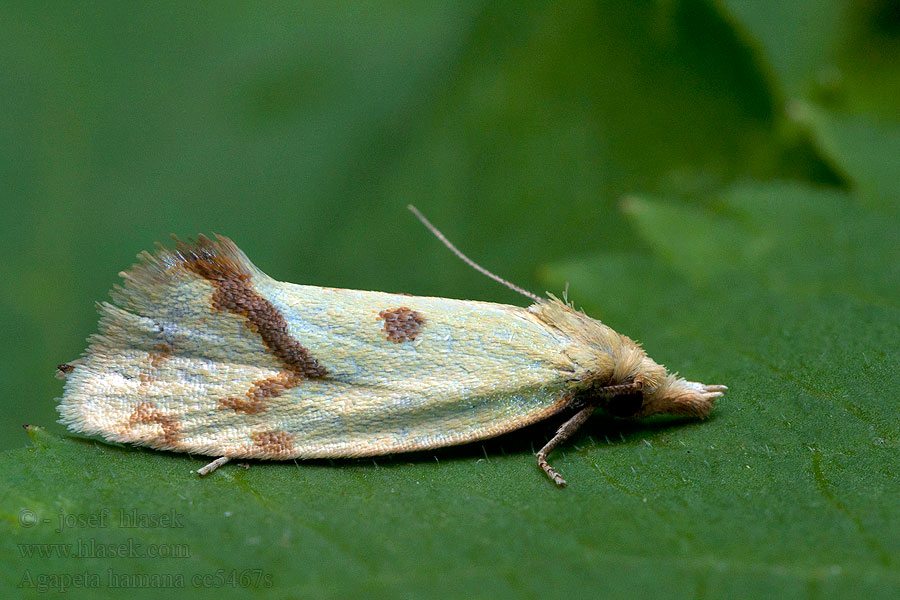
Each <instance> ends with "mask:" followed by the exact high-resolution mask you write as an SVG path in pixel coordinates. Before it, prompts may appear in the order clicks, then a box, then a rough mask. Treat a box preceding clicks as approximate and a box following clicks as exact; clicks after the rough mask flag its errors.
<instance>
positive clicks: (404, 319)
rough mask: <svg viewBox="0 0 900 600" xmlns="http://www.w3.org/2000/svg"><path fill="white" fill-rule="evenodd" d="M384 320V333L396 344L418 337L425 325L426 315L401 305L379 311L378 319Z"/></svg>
mask: <svg viewBox="0 0 900 600" xmlns="http://www.w3.org/2000/svg"><path fill="white" fill-rule="evenodd" d="M382 319H383V320H384V333H385V335H387V339H389V340H391V341H392V342H394V343H395V344H399V343H400V342H409V341H412V340H414V339H416V336H417V335H419V333H420V332H421V331H422V327H423V326H424V325H425V317H423V316H422V314H421V313H419V312H416V311H414V310H412V309H411V308H406V307H405V306H401V307H400V308H391V309H389V310H383V311H381V312H380V313H378V320H382Z"/></svg>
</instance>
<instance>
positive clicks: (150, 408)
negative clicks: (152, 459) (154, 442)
mask: <svg viewBox="0 0 900 600" xmlns="http://www.w3.org/2000/svg"><path fill="white" fill-rule="evenodd" d="M128 422H129V423H130V424H131V425H135V424H142V425H147V424H151V423H156V424H158V425H159V426H160V427H161V428H162V441H163V442H164V443H165V444H167V445H169V446H174V445H175V442H177V441H178V421H176V420H175V419H173V418H172V417H170V416H168V415H165V414H163V413H162V412H160V410H159V409H158V408H156V407H155V406H154V405H153V403H152V402H141V403H140V404H138V405H137V406H135V407H134V411H132V413H131V417H130V418H129V420H128Z"/></svg>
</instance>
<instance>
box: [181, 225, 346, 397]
mask: <svg viewBox="0 0 900 600" xmlns="http://www.w3.org/2000/svg"><path fill="white" fill-rule="evenodd" d="M177 256H178V259H179V261H180V262H181V263H182V264H183V265H184V266H185V267H186V268H188V269H189V270H190V271H192V272H193V273H195V274H197V275H199V276H200V277H203V278H204V279H206V280H207V281H209V282H210V283H212V284H213V286H215V288H216V289H215V292H214V293H213V296H212V301H211V303H212V307H213V309H214V310H227V311H228V312H230V313H233V314H236V315H241V316H243V317H244V318H245V319H247V321H248V323H249V324H250V325H251V326H252V327H253V328H254V329H255V331H256V332H257V333H259V336H260V337H261V338H262V341H263V343H264V344H265V346H266V347H267V348H268V349H269V350H270V351H271V352H272V354H274V355H275V356H276V357H278V359H279V360H281V362H282V363H283V364H284V366H285V368H286V369H288V370H289V371H291V372H292V373H294V374H295V375H296V376H298V377H300V378H302V379H319V378H324V377H326V376H327V375H328V372H327V370H326V369H325V367H324V366H322V365H321V364H319V361H317V360H316V359H315V358H313V357H312V356H311V355H310V353H309V350H307V349H306V348H304V347H303V346H302V345H301V344H300V342H298V341H297V340H295V339H294V338H293V337H291V335H290V334H289V333H288V324H287V321H286V320H285V318H284V316H283V315H282V314H281V313H280V312H279V311H278V309H277V308H275V306H274V305H273V304H272V303H271V302H269V301H268V300H266V299H265V298H263V297H262V296H260V295H259V294H257V293H256V291H254V289H253V286H252V284H251V282H250V279H251V274H250V273H249V272H247V270H246V269H244V268H243V267H242V266H241V265H240V264H239V263H238V262H237V261H235V260H234V259H233V258H232V257H230V256H228V255H226V254H224V253H222V252H219V250H218V246H217V245H216V244H215V242H212V241H211V240H210V239H209V238H207V237H204V236H200V238H199V241H198V243H197V244H196V245H190V244H186V243H184V242H181V241H178V250H177Z"/></svg>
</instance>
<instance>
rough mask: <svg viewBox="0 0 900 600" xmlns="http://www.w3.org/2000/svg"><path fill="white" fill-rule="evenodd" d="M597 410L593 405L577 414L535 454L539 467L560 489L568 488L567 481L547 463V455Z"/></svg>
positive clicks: (561, 426)
mask: <svg viewBox="0 0 900 600" xmlns="http://www.w3.org/2000/svg"><path fill="white" fill-rule="evenodd" d="M595 408H597V406H596V405H594V404H592V405H590V406H586V407H584V408H582V409H581V410H579V411H578V412H577V413H575V416H573V417H572V418H571V419H569V420H568V421H566V422H565V423H563V424H562V425H560V427H559V429H557V430H556V435H554V436H553V437H552V438H551V439H550V441H549V442H547V443H546V444H545V445H544V447H543V448H541V449H540V451H538V453H537V454H535V456H536V457H537V462H538V466H539V467H540V468H542V469H543V470H544V472H545V473H546V474H547V476H548V477H549V478H550V479H552V480H553V482H554V483H555V484H556V485H558V486H559V487H566V480H565V479H563V477H562V475H560V474H559V473H558V472H557V471H556V469H554V468H553V467H551V466H550V463H548V462H547V455H548V454H550V452H551V451H552V450H553V449H554V448H556V447H557V446H558V445H560V444H561V443H562V442H564V441H566V439H568V438H569V436H571V435H572V434H573V433H575V432H576V431H577V430H578V428H579V427H581V426H582V425H584V422H585V421H587V420H588V417H590V416H591V413H593V412H594V409H595Z"/></svg>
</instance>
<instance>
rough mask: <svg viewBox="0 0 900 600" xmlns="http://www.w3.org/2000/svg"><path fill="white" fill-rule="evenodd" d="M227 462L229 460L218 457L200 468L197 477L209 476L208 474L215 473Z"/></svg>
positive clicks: (224, 457)
mask: <svg viewBox="0 0 900 600" xmlns="http://www.w3.org/2000/svg"><path fill="white" fill-rule="evenodd" d="M229 460H231V459H230V458H228V457H227V456H220V457H219V458H217V459H216V460H214V461H212V462H211V463H209V464H208V465H206V466H205V467H201V468H199V469H197V475H199V476H200V477H203V476H204V475H209V474H210V473H212V472H213V471H215V470H216V469H218V468H219V467H221V466H222V465H224V464H225V463H227V462H228V461H229Z"/></svg>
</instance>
